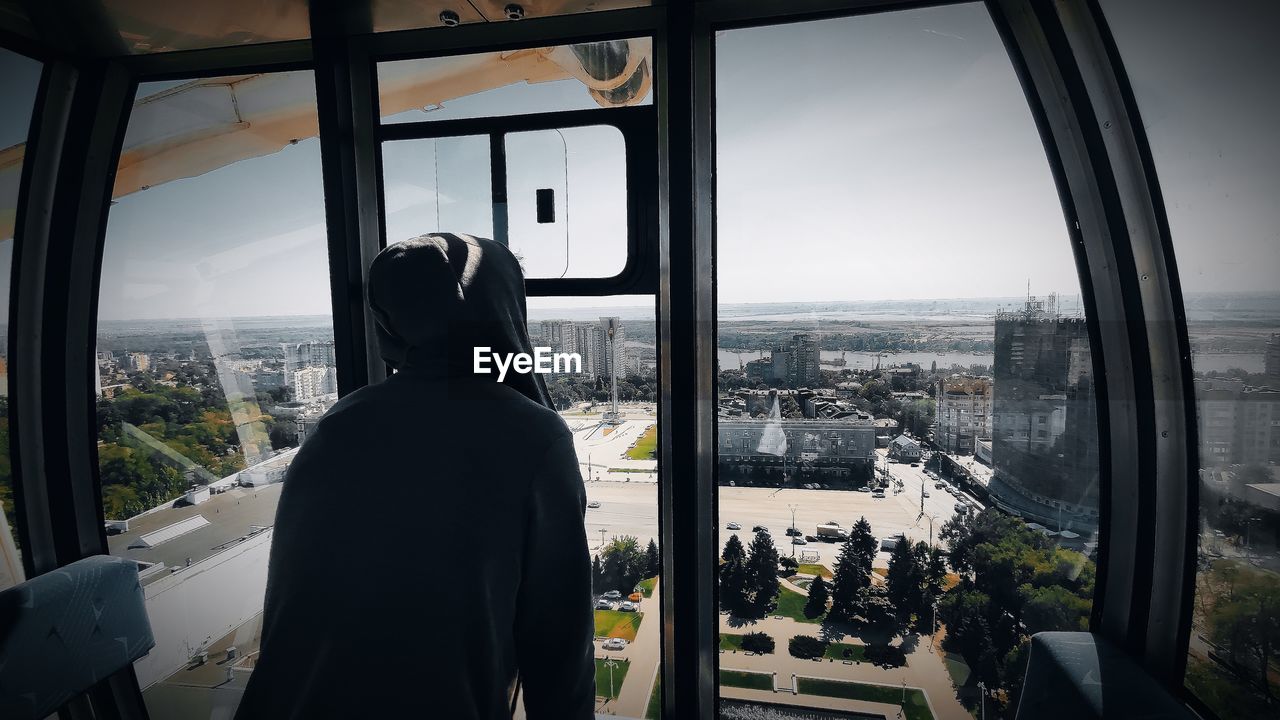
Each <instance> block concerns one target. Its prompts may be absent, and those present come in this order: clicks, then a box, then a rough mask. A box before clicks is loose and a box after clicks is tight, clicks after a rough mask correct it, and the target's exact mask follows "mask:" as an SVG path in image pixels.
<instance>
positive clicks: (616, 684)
mask: <svg viewBox="0 0 1280 720" xmlns="http://www.w3.org/2000/svg"><path fill="white" fill-rule="evenodd" d="M604 663H605V661H604V660H601V659H600V658H596V697H607V698H609V699H611V700H617V699H618V693H619V692H622V681H623V680H625V679H626V677H627V671H628V670H630V669H631V661H630V660H622V659H619V658H613V663H614V665H613V692H612V693H610V692H609V690H610V688H609V672H610V671H609V666H607V665H605V664H604Z"/></svg>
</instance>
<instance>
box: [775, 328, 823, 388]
mask: <svg viewBox="0 0 1280 720" xmlns="http://www.w3.org/2000/svg"><path fill="white" fill-rule="evenodd" d="M821 363H822V354H821V352H819V350H818V341H817V340H815V339H814V338H813V336H812V335H809V334H806V333H802V334H799V335H794V336H792V338H791V340H790V341H789V342H786V343H783V344H781V345H775V346H774V347H773V349H772V350H771V351H770V355H769V376H770V378H771V379H773V380H781V381H783V382H785V383H786V384H787V385H789V386H791V387H801V386H804V385H816V384H817V382H818V380H819V378H820V377H821V375H820V373H819V370H820V369H821V367H822V364H821Z"/></svg>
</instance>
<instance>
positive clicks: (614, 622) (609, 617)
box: [596, 610, 644, 642]
mask: <svg viewBox="0 0 1280 720" xmlns="http://www.w3.org/2000/svg"><path fill="white" fill-rule="evenodd" d="M643 618H644V613H638V612H622V611H621V610H597V611H596V637H611V638H613V637H616V638H622V639H623V640H626V641H627V642H634V641H635V639H636V631H637V630H639V629H640V621H641V620H642V619H643Z"/></svg>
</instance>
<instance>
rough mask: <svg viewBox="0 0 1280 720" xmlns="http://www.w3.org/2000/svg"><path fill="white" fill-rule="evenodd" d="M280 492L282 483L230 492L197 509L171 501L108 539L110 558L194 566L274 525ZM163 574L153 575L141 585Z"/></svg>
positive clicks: (229, 490)
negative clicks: (168, 504) (114, 556)
mask: <svg viewBox="0 0 1280 720" xmlns="http://www.w3.org/2000/svg"><path fill="white" fill-rule="evenodd" d="M283 487H284V483H274V484H272V485H266V486H263V487H260V488H241V487H231V488H230V489H228V490H227V491H225V492H222V493H219V494H217V495H211V496H210V497H209V499H208V500H207V501H205V502H202V503H200V504H199V505H186V504H179V502H177V501H175V502H174V503H173V504H172V505H171V506H167V507H164V508H162V509H159V510H155V511H152V512H149V513H144V514H142V515H139V516H137V517H135V518H131V519H130V520H129V530H128V531H127V532H122V533H120V534H118V535H111V536H109V537H107V547H108V548H109V550H110V553H111V554H112V555H116V556H119V557H124V558H129V559H130V560H137V561H140V562H144V563H158V564H160V565H163V566H165V567H169V568H175V567H177V568H181V567H185V566H186V565H187V560H190V561H191V563H192V564H195V563H197V562H199V561H201V560H204V559H205V558H207V557H210V556H212V555H214V554H216V553H218V552H221V551H222V550H224V549H226V548H228V547H231V546H232V545H235V544H236V543H239V542H240V541H242V540H246V539H248V538H249V537H250V536H252V535H255V534H257V532H259V531H260V530H261V529H265V528H268V527H270V526H271V525H272V524H274V523H275V517H276V504H277V503H279V501H280V490H281V489H282V488H283ZM196 518H200V519H196ZM201 520H203V522H201ZM167 575H168V573H167V572H159V571H155V572H151V573H148V574H146V575H145V577H144V578H143V580H142V582H143V584H144V585H145V584H147V583H149V582H153V581H155V580H157V579H159V578H162V577H165V576H167Z"/></svg>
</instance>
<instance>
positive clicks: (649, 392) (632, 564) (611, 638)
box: [529, 295, 662, 718]
mask: <svg viewBox="0 0 1280 720" xmlns="http://www.w3.org/2000/svg"><path fill="white" fill-rule="evenodd" d="M654 317H655V305H654V298H653V296H652V295H621V296H608V297H533V298H529V336H530V339H531V340H532V341H533V344H534V346H542V347H549V348H551V349H552V350H553V351H554V352H563V353H578V355H579V356H580V357H581V366H580V369H577V371H575V372H567V373H558V374H552V375H548V376H547V377H546V380H547V389H548V390H549V391H550V393H551V398H552V400H553V401H554V402H555V405H556V409H557V410H559V411H560V416H561V417H562V418H563V419H564V421H565V423H566V424H568V426H569V429H570V430H571V431H572V432H573V438H574V449H575V451H576V452H577V455H578V464H579V466H580V467H581V468H582V478H583V482H585V483H586V487H587V517H586V533H587V544H588V547H589V548H590V551H591V555H592V564H593V569H592V585H593V588H594V590H593V592H594V595H595V598H594V599H595V603H596V606H595V611H594V612H595V623H596V635H597V636H598V637H597V642H596V650H595V656H596V712H597V713H600V714H615V715H619V716H622V717H630V718H642V717H656V715H655V714H654V713H656V710H657V705H658V701H657V699H656V698H657V697H658V693H659V692H660V690H659V689H658V669H659V664H660V661H661V657H662V653H661V637H660V635H661V633H660V632H659V629H660V625H661V623H660V615H659V612H660V608H661V592H662V585H661V582H660V578H659V570H660V560H659V558H660V554H659V545H658V542H659V537H658V458H657V442H658V375H657V343H656V335H655V320H654Z"/></svg>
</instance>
